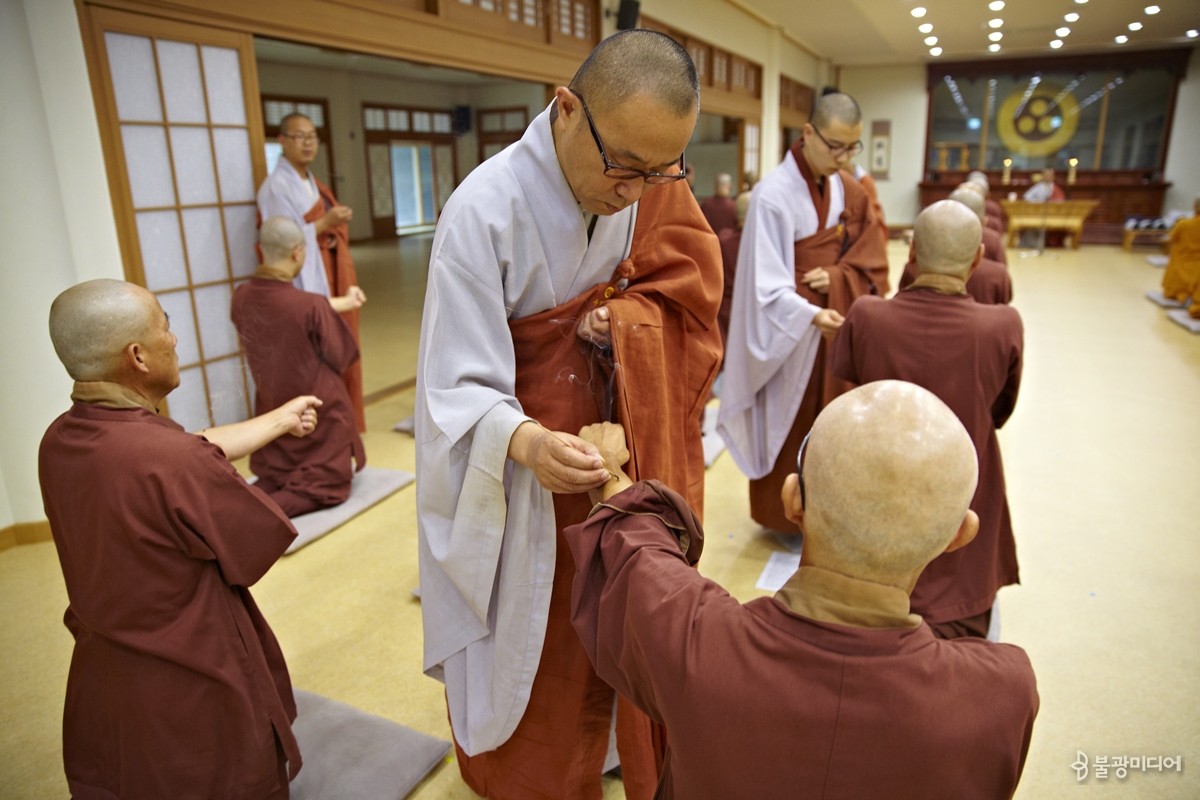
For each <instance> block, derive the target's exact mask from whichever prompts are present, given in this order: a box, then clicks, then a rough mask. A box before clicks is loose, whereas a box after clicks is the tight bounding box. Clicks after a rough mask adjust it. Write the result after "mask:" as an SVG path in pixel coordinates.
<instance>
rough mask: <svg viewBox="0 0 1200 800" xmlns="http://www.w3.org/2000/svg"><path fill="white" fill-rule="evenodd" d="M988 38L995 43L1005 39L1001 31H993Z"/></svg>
mask: <svg viewBox="0 0 1200 800" xmlns="http://www.w3.org/2000/svg"><path fill="white" fill-rule="evenodd" d="M988 38H989V39H991V40H992V41H993V42H998V41H1000V40H1001V39H1003V38H1004V34H1003V33H1001V32H1000V31H992V32H991V33H989V34H988Z"/></svg>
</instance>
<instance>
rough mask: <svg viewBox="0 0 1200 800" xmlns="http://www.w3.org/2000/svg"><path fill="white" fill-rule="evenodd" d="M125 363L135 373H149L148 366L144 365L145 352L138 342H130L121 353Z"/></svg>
mask: <svg viewBox="0 0 1200 800" xmlns="http://www.w3.org/2000/svg"><path fill="white" fill-rule="evenodd" d="M122 354H123V355H124V358H125V363H126V364H128V365H129V368H130V369H132V370H133V371H135V372H149V371H150V365H149V364H147V363H146V351H145V350H144V349H143V348H142V345H141V343H140V342H130V343H129V344H127V345H125V349H124V350H123V351H122Z"/></svg>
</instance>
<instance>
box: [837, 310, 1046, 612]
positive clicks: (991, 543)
mask: <svg viewBox="0 0 1200 800" xmlns="http://www.w3.org/2000/svg"><path fill="white" fill-rule="evenodd" d="M1023 337H1024V332H1023V328H1022V325H1021V317H1020V315H1019V314H1017V312H1016V309H1014V308H1012V307H1011V306H1005V305H982V304H980V303H976V302H975V300H974V298H972V297H971V296H969V295H950V294H941V293H938V292H936V291H933V290H932V289H925V288H916V287H913V288H910V289H905V290H904V291H902V292H900V293H899V294H897V295H896V296H895V297H894V298H892V299H891V300H886V301H885V300H879V299H874V298H872V299H869V300H866V301H864V302H862V303H858V304H856V305H855V306H854V308H852V309H851V310H850V314H848V315H847V317H846V323H845V324H844V325H843V326H842V329H841V330H840V331H839V332H838V337H837V339H836V341H835V342H834V347H833V358H832V360H833V369H834V372H836V373H837V375H839V376H840V377H842V378H844V379H845V380H848V381H853V382H854V383H857V384H864V383H870V382H872V381H878V380H886V379H891V378H894V379H898V380H903V381H909V382H910V383H915V384H917V385H918V386H923V387H925V388H926V389H928V390H929V391H931V392H933V393H934V394H936V395H937V396H938V397H939V398H941V399H942V401H943V402H945V403H946V405H948V406H950V408H951V409H952V410H953V411H954V413H955V414H956V415H958V418H959V420H961V421H962V423H963V425H964V426H965V427H966V429H967V432H968V433H970V434H971V439H972V441H973V442H974V443H975V450H976V453H977V454H978V457H979V486H978V488H977V489H976V490H975V497H974V499H973V500H972V501H971V508H973V509H974V510H975V513H977V514H978V515H979V534H978V535H977V536H976V537H975V540H974V541H973V542H971V543H970V544H969V545H967V546H966V547H963V548H960V549H958V550H955V551H953V552H951V553H945V554H943V555H941V556H938V557H937V558H936V559H934V560H933V561H932V562H931V563H930V564H929V566H928V567H926V568H925V571H924V572H922V573H921V577H920V579H919V580H918V581H917V586H916V588H915V589H913V592H912V608H913V611H915V612H917V613H918V614H920V615H921V616H923V617H925V619H926V621H928V622H930V623H931V624H934V623H943V622H951V621H955V620H962V619H966V618H968V617H974V616H977V615H980V614H984V613H985V612H987V611H988V610H989V609H990V608H991V607H992V604H993V602H994V601H995V599H996V592H997V590H999V589H1000V587H1002V586H1005V585H1008V584H1010V583H1017V582H1018V581H1019V575H1018V570H1017V550H1016V543H1015V542H1014V541H1013V532H1012V521H1011V519H1010V518H1009V513H1008V499H1007V497H1006V493H1005V488H1004V466H1003V464H1002V463H1001V459H1000V444H999V442H998V441H997V440H996V429H997V428H999V427H1001V426H1002V425H1003V424H1004V423H1005V422H1006V421H1007V420H1008V417H1009V415H1010V414H1012V410H1013V406H1014V405H1015V404H1016V401H1017V390H1018V388H1019V386H1020V382H1021V354H1022V348H1023Z"/></svg>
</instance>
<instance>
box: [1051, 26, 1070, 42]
mask: <svg viewBox="0 0 1200 800" xmlns="http://www.w3.org/2000/svg"><path fill="white" fill-rule="evenodd" d="M1070 33H1071V29H1070V28H1059V29H1058V30H1056V31H1055V32H1054V35H1055V36H1057V37H1059V38H1060V39H1061V38H1062V37H1063V36H1068V35H1070Z"/></svg>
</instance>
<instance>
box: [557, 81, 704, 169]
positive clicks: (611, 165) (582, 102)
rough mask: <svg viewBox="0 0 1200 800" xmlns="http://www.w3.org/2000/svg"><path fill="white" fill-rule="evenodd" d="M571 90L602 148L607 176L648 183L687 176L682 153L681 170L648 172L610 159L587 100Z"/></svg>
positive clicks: (597, 145)
mask: <svg viewBox="0 0 1200 800" xmlns="http://www.w3.org/2000/svg"><path fill="white" fill-rule="evenodd" d="M571 92H572V94H574V95H575V96H576V97H578V98H579V104H580V105H581V106H583V116H584V117H586V118H587V124H588V127H589V128H591V130H592V138H593V139H595V140H596V147H597V149H599V150H600V160H601V161H603V162H604V175H605V177H608V178H616V179H617V180H619V181H631V180H635V179H637V178H641V179H642V180H644V181H645V182H646V183H672V182H674V181H678V180H683V179H684V178H685V177H687V164H686V163H685V162H684V160H683V154H682V153H681V154H680V156H679V172H647V171H645V170H642V169H634V168H633V167H626V166H623V165H621V164H614V163H613V162H611V161H609V160H608V152H607V151H606V150H605V149H604V142H602V141H600V133H599V132H598V131H597V130H596V123H595V122H594V121H593V120H592V112H591V111H588V106H587V101H586V100H584V99H583V95H581V94H580V93H579V92H576V91H575V90H574V89H572V90H571Z"/></svg>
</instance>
